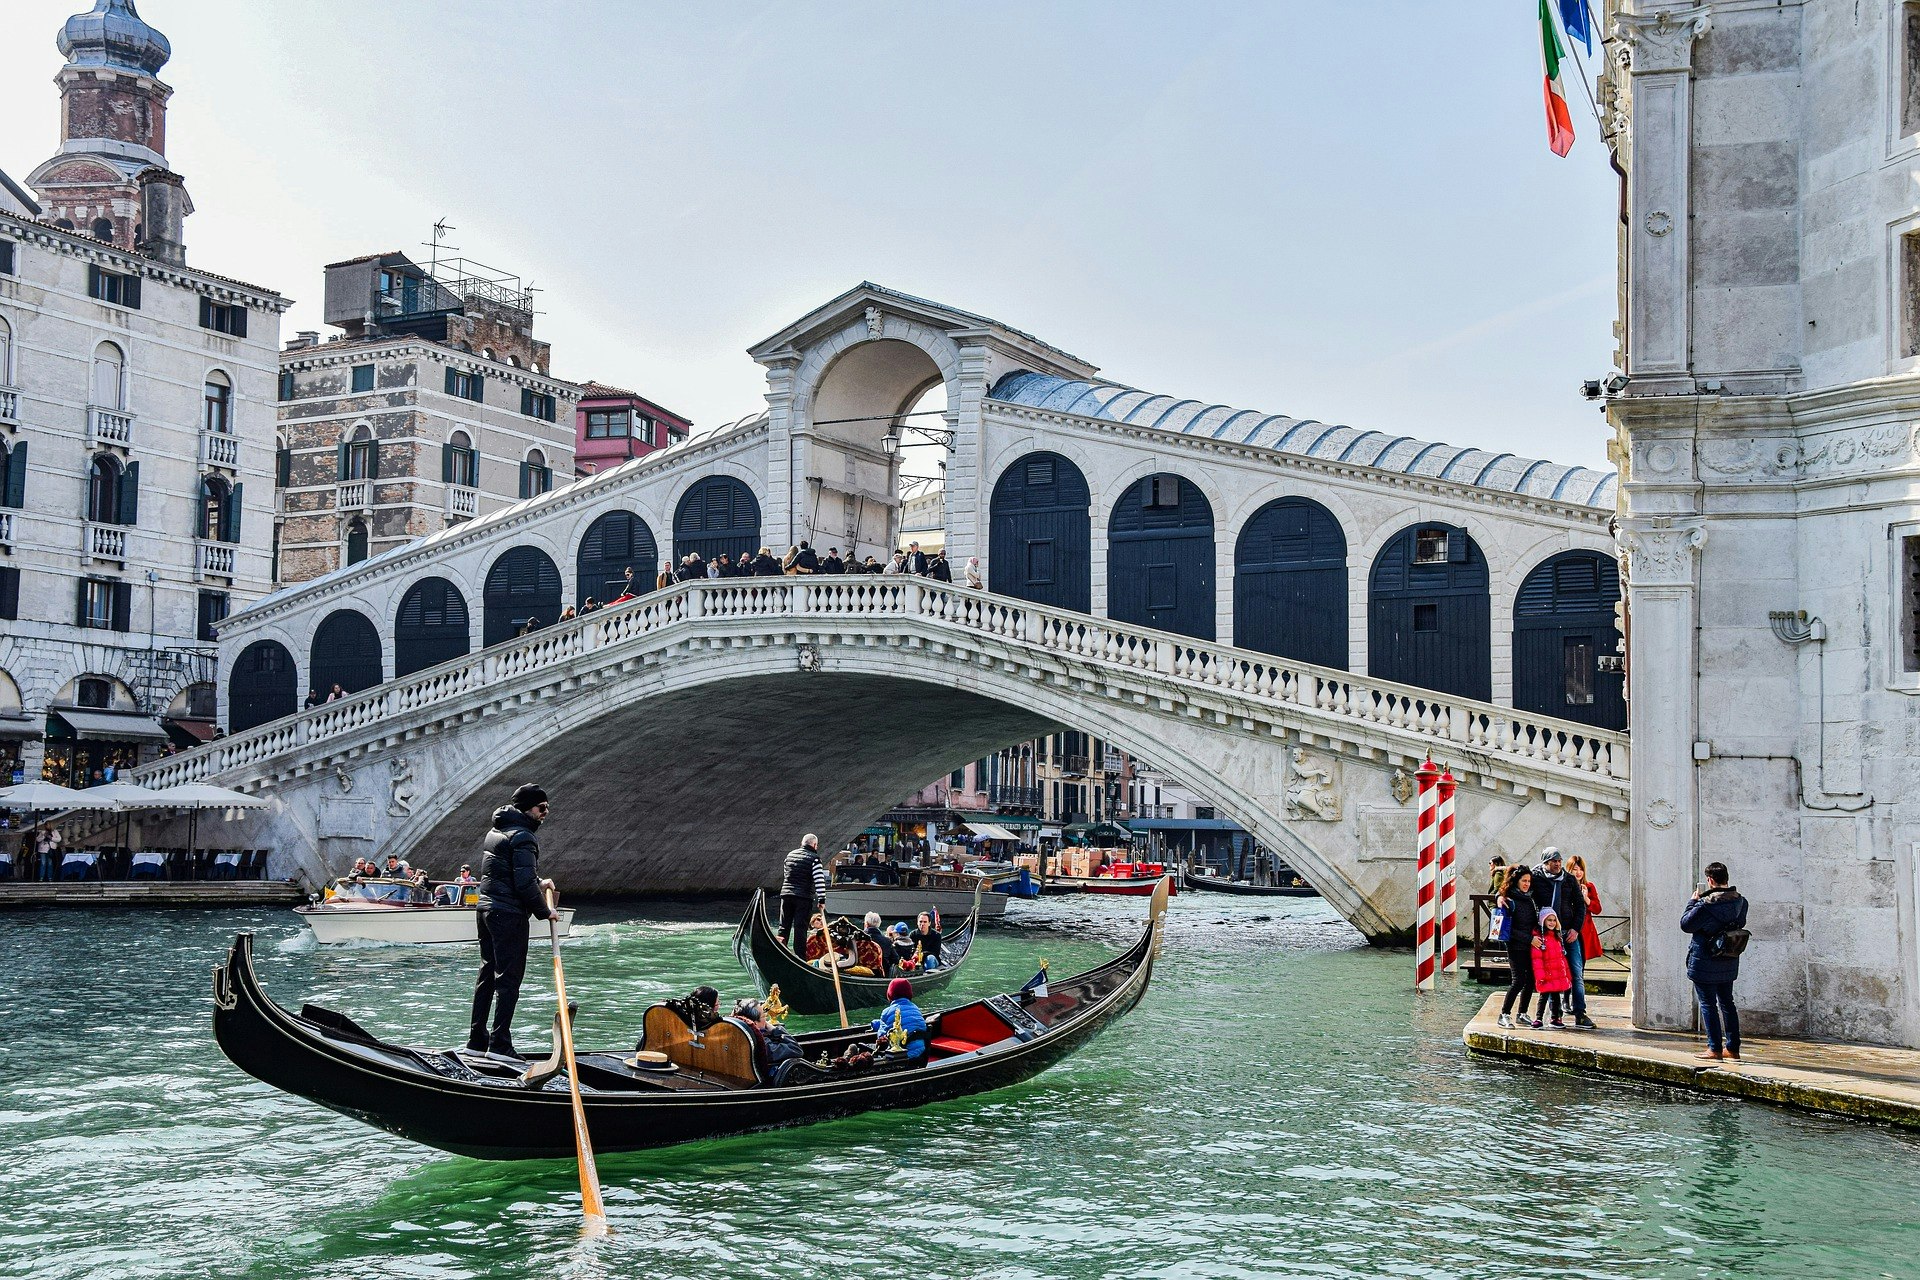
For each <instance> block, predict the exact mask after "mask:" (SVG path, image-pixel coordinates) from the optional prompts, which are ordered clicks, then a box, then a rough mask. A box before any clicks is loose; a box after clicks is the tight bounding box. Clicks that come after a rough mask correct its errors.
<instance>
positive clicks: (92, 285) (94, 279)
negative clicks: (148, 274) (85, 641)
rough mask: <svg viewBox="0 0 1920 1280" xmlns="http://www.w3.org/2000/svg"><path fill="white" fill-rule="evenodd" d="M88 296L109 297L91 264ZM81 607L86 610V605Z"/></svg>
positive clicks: (102, 276) (103, 275) (102, 277)
mask: <svg viewBox="0 0 1920 1280" xmlns="http://www.w3.org/2000/svg"><path fill="white" fill-rule="evenodd" d="M87 296H88V297H89V298H99V299H101V300H102V301H105V299H106V296H107V273H106V272H104V271H102V270H101V269H100V268H99V267H98V266H97V265H92V264H89V265H88V267H87ZM81 607H82V609H83V610H84V609H85V605H84V604H83V605H82V606H81Z"/></svg>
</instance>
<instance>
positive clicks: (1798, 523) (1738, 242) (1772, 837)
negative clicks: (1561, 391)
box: [1602, 0, 1920, 1045]
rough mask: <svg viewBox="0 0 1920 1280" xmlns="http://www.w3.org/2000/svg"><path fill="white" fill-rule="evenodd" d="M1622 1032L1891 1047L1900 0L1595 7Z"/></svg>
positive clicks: (1916, 168) (1903, 168)
mask: <svg viewBox="0 0 1920 1280" xmlns="http://www.w3.org/2000/svg"><path fill="white" fill-rule="evenodd" d="M1607 9H1608V13H1607V17H1608V18H1609V20H1610V27H1611V30H1612V32H1613V33H1614V34H1615V36H1616V37H1617V39H1616V41H1615V43H1614V45H1613V46H1612V47H1613V49H1614V50H1615V52H1616V58H1615V65H1614V66H1613V67H1612V68H1611V69H1610V71H1609V74H1608V77H1607V79H1606V81H1605V82H1604V83H1603V85H1602V90H1603V98H1602V102H1603V105H1605V106H1606V107H1607V108H1608V120H1607V127H1608V131H1609V133H1610V134H1611V142H1612V144H1613V147H1614V149H1615V151H1616V153H1617V155H1618V157H1619V161H1620V164H1621V167H1622V168H1623V170H1624V172H1625V173H1626V175H1627V179H1626V198H1625V201H1624V202H1623V206H1622V214H1623V216H1622V222H1621V227H1620V278H1621V282H1622V311H1621V317H1620V332H1621V336H1622V341H1621V349H1620V352H1619V372H1618V374H1617V375H1616V376H1615V377H1614V378H1613V379H1611V380H1610V381H1609V383H1608V390H1609V391H1610V393H1611V394H1610V398H1609V401H1608V405H1607V410H1608V415H1609V418H1610V420H1611V421H1612V423H1613V425H1614V427H1615V430H1616V433H1617V437H1616V460H1617V461H1618V463H1619V464H1620V467H1621V470H1622V473H1623V474H1622V479H1623V481H1624V483H1623V485H1622V487H1621V493H1622V504H1621V505H1622V508H1623V510H1622V515H1621V521H1620V525H1621V542H1622V544H1623V547H1624V549H1625V551H1626V553H1627V557H1628V564H1627V577H1628V591H1627V595H1628V605H1629V610H1630V618H1631V645H1630V654H1629V659H1630V667H1631V681H1632V720H1631V727H1632V734H1633V805H1632V833H1631V839H1632V856H1633V862H1634V870H1635V881H1636V888H1635V895H1634V903H1633V917H1634V971H1635V973H1634V1001H1635V1010H1634V1012H1635V1018H1636V1020H1637V1021H1639V1022H1640V1023H1641V1024H1642V1025H1647V1026H1653V1027H1685V1026H1688V1025H1690V1024H1691V1023H1692V1022H1693V1020H1694V1016H1695V1015H1694V1009H1693V999H1692V993H1691V991H1690V989H1689V987H1688V984H1687V981H1686V978H1685V976H1684V951H1685V946H1686V941H1687V940H1686V938H1685V937H1684V935H1682V934H1681V933H1680V932H1679V931H1678V930H1677V929H1676V927H1675V922H1676V920H1677V918H1678V915H1679V912H1680V909H1681V907H1682V906H1683V905H1684V904H1685V902H1686V901H1687V897H1688V894H1689V893H1690V892H1691V891H1692V890H1693V889H1694V888H1695V887H1696V886H1698V885H1699V883H1700V876H1701V868H1702V866H1703V865H1704V864H1705V863H1708V862H1711V861H1715V860H1718V861H1722V862H1725V863H1726V864H1727V865H1728V866H1729V867H1730V868H1731V870H1732V872H1733V876H1734V879H1735V882H1736V883H1737V884H1738V885H1739V887H1740V888H1741V890H1742V892H1744V893H1745V894H1746V896H1747V897H1748V899H1749V900H1750V901H1751V903H1752V914H1751V926H1752V930H1753V935H1754V938H1753V943H1752V945H1751V947H1750V948H1749V949H1748V950H1747V953H1746V956H1745V958H1744V960H1743V962H1742V969H1741V981H1740V988H1741V1004H1742V1005H1743V1007H1744V1008H1745V1009H1746V1010H1748V1011H1750V1013H1749V1014H1748V1018H1749V1025H1750V1027H1751V1029H1752V1030H1756V1031H1760V1032H1763V1033H1764V1032H1769V1031H1778V1032H1783V1033H1800V1034H1808V1035H1814V1036H1831V1037H1840V1038H1846V1039H1857V1040H1866V1041H1873V1042H1879V1043H1886V1044H1900V1045H1915V1044H1920V945H1917V944H1920V930H1916V927H1915V889H1916V873H1917V872H1920V862H1917V860H1916V856H1915V855H1916V851H1920V793H1916V792H1915V791H1914V790H1913V789H1912V787H1913V782H1914V779H1915V778H1916V777H1920V589H1917V588H1916V583H1920V429H1916V427H1915V422H1916V420H1917V415H1920V4H1914V3H1902V2H1900V0H1864V2H1856V0H1781V2H1776V0H1767V2H1766V3H1764V4H1761V3H1753V2H1751V0H1715V2H1713V3H1705V4H1698V5H1692V6H1685V5H1677V4H1670V3H1661V4H1655V3H1650V2H1649V0H1637V2H1634V3H1628V2H1625V0H1616V3H1612V4H1609V5H1608V6H1607Z"/></svg>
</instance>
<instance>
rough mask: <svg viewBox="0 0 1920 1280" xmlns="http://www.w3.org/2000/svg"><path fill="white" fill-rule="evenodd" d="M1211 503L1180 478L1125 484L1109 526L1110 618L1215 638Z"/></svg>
mask: <svg viewBox="0 0 1920 1280" xmlns="http://www.w3.org/2000/svg"><path fill="white" fill-rule="evenodd" d="M1214 579H1215V569H1214V552H1213V504H1212V503H1210V502H1208V501H1207V496H1206V494H1204V493H1203V492H1201V489H1200V486H1199V485H1198V484H1196V483H1194V482H1193V481H1192V480H1189V479H1187V478H1186V477H1185V476H1182V475H1178V474H1176V473H1174V472H1170V471H1156V472H1154V473H1153V474H1151V475H1147V476H1143V477H1141V478H1140V479H1138V480H1136V481H1134V482H1133V483H1132V484H1130V485H1128V486H1127V487H1126V488H1125V489H1124V490H1122V491H1121V492H1120V495H1119V497H1118V498H1116V499H1115V500H1114V504H1113V514H1112V515H1111V516H1110V517H1109V518H1108V521H1107V616H1108V617H1110V618H1112V619H1114V620H1115V621H1116V622H1134V623H1139V624H1141V625H1143V626H1149V627H1155V628H1158V629H1159V630H1162V631H1174V632H1178V633H1179V634H1181V635H1188V636H1193V637H1195V638H1197V639H1201V640H1211V639H1213V636H1214V625H1215V620H1214V611H1215V605H1216V596H1215V590H1214Z"/></svg>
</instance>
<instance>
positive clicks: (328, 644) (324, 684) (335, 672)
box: [307, 609, 386, 698]
mask: <svg viewBox="0 0 1920 1280" xmlns="http://www.w3.org/2000/svg"><path fill="white" fill-rule="evenodd" d="M383 666H384V663H383V662H382V660H381V656H380V631H379V628H377V627H375V626H374V625H373V620H372V619H371V618H369V617H367V615H366V614H364V613H361V612H359V611H358V610H356V609H336V610H334V611H333V612H332V613H330V614H328V615H327V616H326V617H325V618H322V619H321V620H320V625H319V626H318V627H315V628H314V631H313V647H312V649H311V651H310V652H309V655H308V662H307V670H308V677H307V678H308V682H309V684H310V686H311V687H312V688H315V689H318V690H319V691H320V696H321V697H323V698H324V697H326V696H327V693H328V691H329V690H331V689H332V688H333V686H334V685H336V684H337V685H339V686H340V687H341V688H342V689H345V690H346V691H347V692H348V693H358V692H360V691H361V690H362V689H371V688H373V686H375V685H377V684H379V683H380V682H381V680H383V679H385V678H386V677H385V676H384V675H382V668H383Z"/></svg>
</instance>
